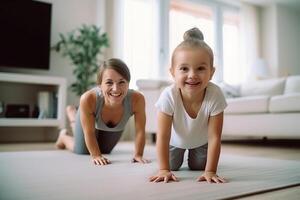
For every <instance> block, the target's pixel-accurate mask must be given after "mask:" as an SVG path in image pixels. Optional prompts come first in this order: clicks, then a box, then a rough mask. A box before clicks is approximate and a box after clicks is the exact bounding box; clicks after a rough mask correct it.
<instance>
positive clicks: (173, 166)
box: [170, 163, 181, 171]
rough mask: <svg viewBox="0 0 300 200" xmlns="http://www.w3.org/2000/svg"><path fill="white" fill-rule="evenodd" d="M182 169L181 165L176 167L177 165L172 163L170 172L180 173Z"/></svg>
mask: <svg viewBox="0 0 300 200" xmlns="http://www.w3.org/2000/svg"><path fill="white" fill-rule="evenodd" d="M180 167H181V165H179V164H177V165H176V164H172V163H170V170H171V171H178V170H179V168H180Z"/></svg>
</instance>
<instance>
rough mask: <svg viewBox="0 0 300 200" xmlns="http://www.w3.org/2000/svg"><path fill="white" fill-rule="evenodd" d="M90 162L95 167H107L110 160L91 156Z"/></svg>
mask: <svg viewBox="0 0 300 200" xmlns="http://www.w3.org/2000/svg"><path fill="white" fill-rule="evenodd" d="M92 162H93V163H94V164H95V165H107V164H110V160H108V159H107V158H105V157H104V156H92Z"/></svg>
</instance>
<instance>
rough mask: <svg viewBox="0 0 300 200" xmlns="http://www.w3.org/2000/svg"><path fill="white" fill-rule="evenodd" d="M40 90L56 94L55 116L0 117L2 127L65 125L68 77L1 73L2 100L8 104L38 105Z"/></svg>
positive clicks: (0, 91) (0, 88)
mask: <svg viewBox="0 0 300 200" xmlns="http://www.w3.org/2000/svg"><path fill="white" fill-rule="evenodd" d="M40 91H49V92H52V93H54V94H56V97H57V103H56V106H55V108H54V109H55V112H56V115H55V117H54V118H43V119H39V118H5V117H4V116H2V117H1V118H0V127H57V128H63V127H64V126H65V112H64V110H65V106H66V79H65V78H62V77H53V76H43V75H28V74H15V73H3V72H1V73H0V101H1V102H3V103H4V106H5V105H7V104H26V105H30V110H31V111H32V109H33V107H34V106H35V105H37V101H38V100H37V96H38V93H39V92H40Z"/></svg>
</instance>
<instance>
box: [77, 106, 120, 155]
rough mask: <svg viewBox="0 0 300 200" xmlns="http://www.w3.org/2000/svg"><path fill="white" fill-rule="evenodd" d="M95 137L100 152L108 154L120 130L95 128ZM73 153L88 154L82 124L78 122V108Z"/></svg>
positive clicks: (117, 139)
mask: <svg viewBox="0 0 300 200" xmlns="http://www.w3.org/2000/svg"><path fill="white" fill-rule="evenodd" d="M95 134H96V139H97V142H98V146H99V149H100V151H101V153H103V154H108V153H110V152H111V151H112V149H113V148H114V147H115V146H116V144H117V143H118V141H119V140H120V138H121V135H122V131H119V132H110V131H102V130H97V129H95ZM74 153H76V154H89V151H88V149H87V147H86V144H85V140H84V134H83V130H82V126H81V123H80V113H79V110H78V111H77V113H76V120H75V131H74Z"/></svg>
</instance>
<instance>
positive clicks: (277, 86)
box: [240, 78, 285, 96]
mask: <svg viewBox="0 0 300 200" xmlns="http://www.w3.org/2000/svg"><path fill="white" fill-rule="evenodd" d="M284 85H285V78H276V79H267V80H258V81H253V82H248V83H244V84H242V85H241V91H240V92H241V96H254V95H269V96H274V95H281V94H283V90H284Z"/></svg>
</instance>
